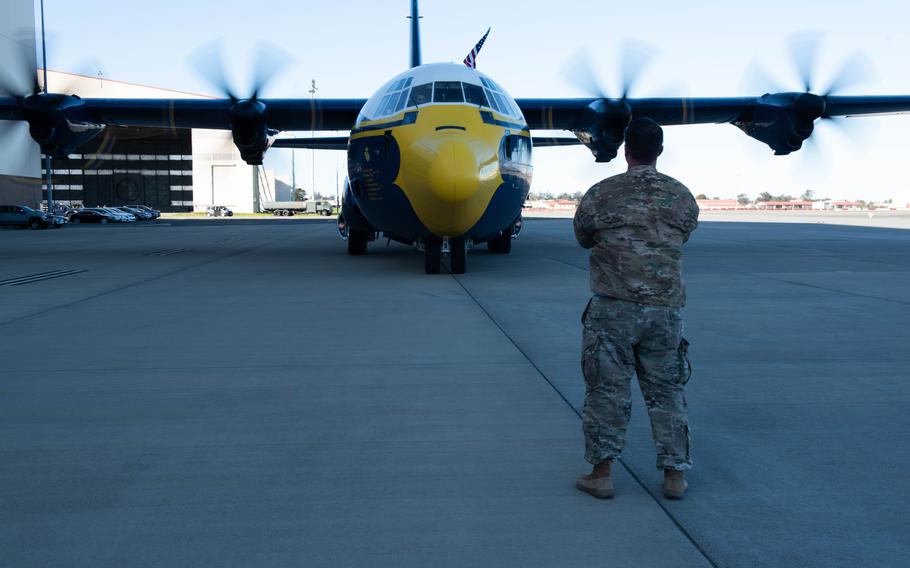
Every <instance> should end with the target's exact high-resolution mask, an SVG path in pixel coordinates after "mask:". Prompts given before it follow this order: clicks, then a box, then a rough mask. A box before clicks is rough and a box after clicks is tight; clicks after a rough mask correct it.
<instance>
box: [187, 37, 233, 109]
mask: <svg viewBox="0 0 910 568" xmlns="http://www.w3.org/2000/svg"><path fill="white" fill-rule="evenodd" d="M221 52H222V44H221V40H215V41H213V42H211V43H209V44H206V45H204V46H203V47H201V48H199V49H198V50H196V51H195V52H194V53H193V54H192V55H191V56H190V62H191V64H192V66H193V69H195V70H196V72H197V73H199V75H200V76H201V77H202V78H203V79H205V80H206V81H207V82H208V83H209V85H211V86H212V87H214V88H215V89H216V90H217V91H218V92H219V93H220V94H222V95H224V96H225V97H227V98H229V99H231V100H232V101H236V100H238V97H237V96H236V95H235V94H234V91H233V89H231V85H230V83H229V82H228V80H227V76H226V75H225V73H224V59H223V58H222V56H221Z"/></svg>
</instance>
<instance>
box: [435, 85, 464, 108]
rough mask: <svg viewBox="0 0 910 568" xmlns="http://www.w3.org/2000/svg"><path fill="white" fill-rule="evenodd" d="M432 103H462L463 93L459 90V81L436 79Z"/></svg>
mask: <svg viewBox="0 0 910 568" xmlns="http://www.w3.org/2000/svg"><path fill="white" fill-rule="evenodd" d="M433 102H434V103H463V102H464V94H463V93H462V92H461V83H460V82H459V81H436V84H435V87H434V88H433Z"/></svg>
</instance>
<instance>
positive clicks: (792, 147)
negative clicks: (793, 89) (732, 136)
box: [734, 93, 826, 156]
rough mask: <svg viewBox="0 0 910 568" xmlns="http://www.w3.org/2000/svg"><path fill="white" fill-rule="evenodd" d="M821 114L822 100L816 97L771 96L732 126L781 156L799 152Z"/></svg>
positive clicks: (780, 94) (765, 96)
mask: <svg viewBox="0 0 910 568" xmlns="http://www.w3.org/2000/svg"><path fill="white" fill-rule="evenodd" d="M825 110H826V103H825V99H824V97H821V96H819V95H815V94H813V93H775V94H769V95H764V96H762V97H759V99H758V101H757V102H756V104H755V106H754V107H753V109H752V111H751V112H750V113H749V114H747V115H746V116H744V117H742V118H741V119H740V120H738V121H736V122H734V124H735V125H736V126H737V127H739V128H740V129H741V130H742V131H743V132H745V133H746V134H747V135H748V136H750V137H752V138H755V139H756V140H760V141H761V142H764V143H765V144H767V145H768V146H769V147H770V148H771V149H772V150H774V154H775V155H778V156H782V155H785V154H789V153H791V152H795V151H796V150H799V149H800V148H802V145H803V142H804V141H805V140H806V139H807V138H809V136H811V135H812V131H813V130H814V128H815V120H816V119H818V118H821V117H822V116H823V115H824V114H825Z"/></svg>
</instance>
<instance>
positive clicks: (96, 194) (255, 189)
mask: <svg viewBox="0 0 910 568" xmlns="http://www.w3.org/2000/svg"><path fill="white" fill-rule="evenodd" d="M40 73H41V72H40V71H39V74H40ZM48 85H49V86H50V91H51V92H68V93H73V94H77V95H79V96H81V97H84V98H207V97H206V96H205V95H198V94H194V93H185V92H180V91H173V90H169V89H161V88H156V87H149V86H144V85H137V84H133V83H125V82H122V81H112V80H110V79H107V78H105V77H103V76H100V75H99V76H95V77H88V76H84V75H76V74H72V73H63V72H59V71H52V70H51V71H49V72H48ZM78 152H79V153H75V154H70V155H69V157H68V158H67V159H58V160H54V161H53V165H52V173H53V186H54V199H55V200H56V201H61V202H70V203H82V204H84V205H87V206H92V205H105V204H107V205H114V204H122V203H141V204H143V205H148V206H150V207H154V208H156V209H160V210H162V211H204V210H205V208H206V207H207V206H209V205H226V206H228V207H230V208H231V209H233V210H234V211H237V212H255V211H259V204H260V203H261V202H263V201H273V200H274V195H275V174H274V172H273V171H269V170H266V169H265V168H263V167H262V166H259V167H255V166H250V165H247V164H246V163H244V162H243V160H242V159H241V158H240V153H239V152H238V151H237V149H236V147H235V146H234V143H233V141H232V139H231V133H230V131H226V130H224V131H222V130H202V129H193V130H180V129H168V128H147V127H143V128H124V127H108V128H106V129H105V130H104V132H103V133H102V134H101V135H100V136H98V137H97V138H96V139H94V140H92V141H91V142H90V143H88V144H87V145H85V146H83V147H81V148H79V150H78ZM42 173H44V172H43V170H42Z"/></svg>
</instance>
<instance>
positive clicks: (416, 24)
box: [408, 0, 420, 69]
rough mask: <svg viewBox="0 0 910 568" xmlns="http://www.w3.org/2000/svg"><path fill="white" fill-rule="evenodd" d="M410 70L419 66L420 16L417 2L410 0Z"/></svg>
mask: <svg viewBox="0 0 910 568" xmlns="http://www.w3.org/2000/svg"><path fill="white" fill-rule="evenodd" d="M408 18H410V19H411V68H412V69H413V68H414V67H417V66H419V65H420V14H419V11H418V9H417V0H411V15H410V16H408Z"/></svg>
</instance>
